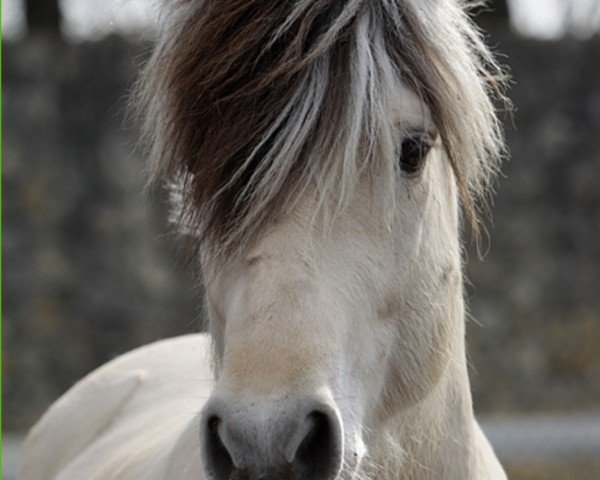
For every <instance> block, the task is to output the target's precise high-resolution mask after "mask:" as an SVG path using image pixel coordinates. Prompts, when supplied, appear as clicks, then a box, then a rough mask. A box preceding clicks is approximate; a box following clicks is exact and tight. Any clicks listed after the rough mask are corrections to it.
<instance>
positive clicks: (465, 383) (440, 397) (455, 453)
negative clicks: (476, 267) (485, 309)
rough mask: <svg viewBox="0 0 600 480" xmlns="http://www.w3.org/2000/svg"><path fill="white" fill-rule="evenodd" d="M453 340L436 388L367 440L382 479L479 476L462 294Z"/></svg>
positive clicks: (462, 479) (372, 462)
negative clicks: (448, 359)
mask: <svg viewBox="0 0 600 480" xmlns="http://www.w3.org/2000/svg"><path fill="white" fill-rule="evenodd" d="M449 310H450V311H455V312H456V315H458V318H453V319H449V321H455V322H457V331H456V332H455V345H454V349H453V352H452V357H451V359H450V361H449V363H448V366H447V369H446V370H445V372H444V374H443V375H442V377H441V378H440V380H439V382H438V383H437V384H436V386H435V388H434V389H433V390H432V391H431V392H430V393H429V394H428V395H427V397H426V398H424V399H423V400H422V401H420V402H419V403H417V404H415V405H414V406H412V407H410V408H408V409H406V410H402V411H398V412H396V413H395V414H394V415H393V416H392V417H390V419H389V420H388V421H387V422H386V424H385V426H384V427H383V428H380V429H377V432H378V433H377V435H376V437H374V438H373V439H372V440H371V442H369V443H371V445H370V446H369V451H370V454H369V459H368V460H367V464H370V465H374V466H376V467H375V470H376V471H375V472H370V473H371V474H370V475H369V474H367V477H368V478H371V477H372V478H377V479H378V480H403V479H407V480H408V479H410V480H420V479H431V478H444V479H445V480H467V479H471V478H476V477H475V476H474V475H476V473H475V470H476V468H477V465H478V462H479V460H480V459H479V458H478V456H479V451H478V445H476V429H477V428H478V427H477V424H476V421H475V417H474V414H473V408H472V399H471V392H470V385H469V379H468V373H467V362H466V354H465V340H464V330H465V328H464V307H463V305H462V298H461V299H460V300H459V308H457V309H449ZM367 470H368V468H367Z"/></svg>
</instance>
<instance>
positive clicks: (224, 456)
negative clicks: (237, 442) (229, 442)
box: [205, 415, 235, 480]
mask: <svg viewBox="0 0 600 480" xmlns="http://www.w3.org/2000/svg"><path fill="white" fill-rule="evenodd" d="M220 425H221V419H220V418H219V417H218V416H216V415H212V416H210V417H209V418H208V419H207V420H206V441H205V457H206V458H205V461H206V466H207V470H208V472H209V474H210V475H211V477H213V478H215V480H221V479H223V480H228V479H229V478H230V477H231V476H232V475H233V472H234V471H235V466H234V464H233V460H232V459H231V455H230V454H229V452H228V451H227V448H225V445H223V441H222V440H221V435H220V434H219V426H220Z"/></svg>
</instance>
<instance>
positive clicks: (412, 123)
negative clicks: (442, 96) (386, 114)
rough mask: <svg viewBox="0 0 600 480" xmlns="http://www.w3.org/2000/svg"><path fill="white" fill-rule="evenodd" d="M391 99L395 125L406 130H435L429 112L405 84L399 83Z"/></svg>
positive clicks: (420, 99)
mask: <svg viewBox="0 0 600 480" xmlns="http://www.w3.org/2000/svg"><path fill="white" fill-rule="evenodd" d="M395 92H396V95H395V96H394V98H393V99H392V103H391V107H392V115H393V118H394V120H395V122H396V124H397V125H399V126H401V127H403V128H405V129H407V130H423V131H426V132H432V133H433V131H434V130H435V124H434V122H433V116H432V114H431V110H430V109H429V107H428V106H427V105H426V103H425V102H424V101H423V99H422V98H420V97H419V96H418V95H417V94H416V93H415V92H414V91H413V90H412V89H411V88H410V87H409V86H408V85H406V83H404V82H402V81H399V82H398V86H397V87H396V90H395Z"/></svg>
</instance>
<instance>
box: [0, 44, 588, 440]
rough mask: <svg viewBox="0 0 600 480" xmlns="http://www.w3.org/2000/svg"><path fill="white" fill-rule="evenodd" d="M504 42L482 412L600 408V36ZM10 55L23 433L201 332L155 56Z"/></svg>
mask: <svg viewBox="0 0 600 480" xmlns="http://www.w3.org/2000/svg"><path fill="white" fill-rule="evenodd" d="M491 41H492V43H494V44H496V43H497V44H498V45H499V46H498V49H499V50H500V51H502V52H504V53H506V54H507V55H508V59H509V60H508V63H509V64H510V66H511V68H512V74H513V77H514V80H515V85H514V87H513V88H512V90H511V97H512V98H513V100H514V102H515V104H516V107H517V111H516V113H515V115H514V124H515V125H516V128H514V127H512V126H510V121H508V125H509V126H508V140H509V145H510V149H511V151H512V157H513V158H512V160H511V161H510V162H508V163H507V164H506V165H505V168H504V174H505V176H504V178H502V179H501V181H500V182H499V186H498V195H497V197H496V201H495V205H494V208H493V212H494V214H493V219H494V226H493V228H490V236H491V242H490V251H489V254H488V255H487V256H486V259H485V261H484V262H480V261H478V260H477V258H476V256H475V255H474V253H473V252H472V251H471V252H470V253H469V262H468V267H467V273H468V277H469V279H470V281H471V284H472V285H471V286H469V288H468V297H469V303H470V305H471V315H472V317H473V319H472V320H469V322H468V325H469V328H468V330H469V331H468V339H469V347H470V359H471V364H472V365H473V369H472V372H471V374H472V380H473V388H474V394H475V403H476V408H477V410H478V411H480V412H482V411H483V412H489V411H509V410H511V411H514V410H521V411H529V410H534V409H546V410H547V409H585V408H593V407H598V400H597V399H598V398H600V348H599V345H600V295H599V293H600V187H599V186H598V181H599V180H598V179H600V70H599V69H598V68H597V61H598V59H599V58H600V41H598V40H594V41H589V42H586V43H579V42H576V41H571V40H567V41H563V42H560V43H536V42H532V41H525V40H521V39H517V38H515V37H512V36H511V35H509V34H499V35H496V36H495V37H493V38H492V40H491ZM3 54H4V105H3V108H4V132H3V160H4V178H3V182H4V183H3V187H4V188H3V191H4V193H3V195H4V196H3V201H4V206H3V208H4V210H3V214H4V225H3V226H4V243H3V255H4V284H3V287H4V290H3V291H4V312H3V313H4V317H3V324H4V339H3V340H4V372H3V373H4V380H3V381H4V402H5V403H4V425H5V428H8V429H14V430H20V429H25V428H27V427H28V426H29V425H31V423H32V422H33V421H34V420H35V419H36V418H37V417H38V416H39V415H40V414H41V412H42V411H43V410H44V408H45V407H46V406H47V405H48V404H49V403H50V402H51V401H52V400H54V399H55V398H56V397H57V396H58V395H59V394H60V393H61V392H63V391H64V390H65V389H66V388H68V387H69V386H70V385H71V384H72V383H73V382H74V381H76V380H77V379H78V378H80V377H81V376H83V375H84V374H85V373H87V372H88V371H90V370H91V369H93V368H94V367H96V366H97V365H99V364H101V363H103V362H105V361H106V360H108V359H110V358H112V357H114V356H115V355H117V354H119V353H121V352H124V351H126V350H129V349H131V348H133V347H135V346H138V345H141V344H144V343H147V342H149V341H152V340H154V339H157V338H161V337H164V336H169V335H177V334H181V333H184V332H189V331H195V330H197V329H198V328H199V325H200V318H201V307H200V301H199V299H200V298H201V291H200V288H199V287H198V286H194V280H193V278H194V277H193V275H192V274H191V270H192V269H191V267H189V266H182V265H181V263H180V262H178V260H177V245H176V243H177V242H176V240H175V238H173V236H172V235H171V234H170V233H169V232H170V230H169V227H168V226H167V224H166V214H165V210H164V199H163V198H161V197H162V195H161V194H160V192H155V193H153V194H152V195H147V194H146V193H144V191H143V179H142V173H141V172H142V168H143V159H141V158H139V156H138V155H136V154H134V153H133V145H134V141H133V139H134V138H135V131H134V130H132V129H128V128H126V124H125V123H124V121H123V117H124V115H123V114H124V105H125V97H126V95H127V91H128V89H129V88H130V87H131V84H132V81H133V79H134V78H135V74H136V71H137V70H138V67H139V65H140V63H141V61H142V60H143V58H144V56H145V48H144V47H141V46H134V45H131V44H128V43H126V42H125V41H123V40H120V39H117V38H111V39H107V40H104V41H102V42H99V43H86V44H79V45H67V44H63V43H61V42H59V41H57V40H52V39H44V38H37V39H35V38H34V39H29V40H27V41H26V42H21V43H17V44H10V43H9V44H6V43H5V45H4V50H3ZM471 250H472V249H471Z"/></svg>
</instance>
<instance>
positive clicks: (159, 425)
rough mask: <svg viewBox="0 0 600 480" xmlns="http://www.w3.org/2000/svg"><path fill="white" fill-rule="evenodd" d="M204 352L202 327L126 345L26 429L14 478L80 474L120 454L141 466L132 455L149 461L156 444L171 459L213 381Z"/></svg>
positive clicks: (206, 342)
mask: <svg viewBox="0 0 600 480" xmlns="http://www.w3.org/2000/svg"><path fill="white" fill-rule="evenodd" d="M209 353H210V345H209V340H208V338H207V336H206V335H204V334H195V335H187V336H183V337H176V338H172V339H168V340H162V341H159V342H156V343H153V344H151V345H148V346H145V347H142V348H139V349H136V350H133V351H131V352H129V353H127V354H125V355H122V356H120V357H118V358H116V359H115V360H113V361H111V362H109V363H107V364H105V365H103V366H102V367H100V368H99V369H97V370H95V371H94V372H92V373H90V374H89V375H88V376H87V377H85V378H84V379H82V380H81V381H79V382H78V383H77V384H76V385H75V386H73V387H72V388H71V389H70V390H69V391H67V392H66V393H65V394H64V395H63V396H62V397H61V398H60V399H59V400H57V401H56V402H55V403H54V404H53V405H52V406H51V407H50V409H49V410H48V411H47V412H46V413H45V414H44V415H43V417H42V418H41V419H40V420H39V422H38V423H37V424H36V425H35V426H34V428H33V429H32V430H31V431H30V433H29V435H28V437H27V439H26V441H25V444H24V447H23V455H22V458H23V461H22V464H21V468H20V474H19V477H18V478H20V479H22V480H44V479H54V478H65V479H67V478H72V479H75V478H84V477H82V476H81V474H82V472H83V471H84V470H88V469H89V470H90V472H100V471H102V470H103V468H104V467H105V466H109V465H110V468H111V470H112V473H113V474H114V472H115V467H117V465H116V464H115V459H118V458H119V457H120V458H121V460H122V462H121V464H122V465H124V466H127V465H128V466H127V468H125V467H123V468H122V469H123V470H127V469H128V470H129V471H134V470H136V469H139V468H140V466H138V465H133V463H136V462H138V461H139V462H142V461H143V460H144V461H145V462H146V463H145V465H148V463H153V462H156V461H157V460H158V457H157V456H154V457H152V456H151V452H158V451H160V452H170V456H169V457H168V458H167V457H165V458H164V459H163V462H167V463H168V462H173V461H175V460H174V459H176V457H177V455H176V452H173V451H172V447H174V446H175V445H180V447H182V448H183V445H182V443H183V442H186V441H187V442H189V441H190V438H189V431H190V426H189V425H190V424H192V422H193V421H194V419H195V416H196V414H197V413H198V412H199V411H200V410H201V408H202V406H203V403H204V401H205V399H206V397H207V396H208V394H209V392H210V389H211V387H212V374H211V369H210V362H209V360H208V358H209ZM145 438H150V439H151V440H149V441H144V439H145ZM187 448H191V447H187ZM144 452H145V453H144ZM149 458H150V459H151V460H152V461H153V462H148V459H149ZM120 468H121V467H119V468H117V470H118V469H120ZM158 470H160V465H156V468H155V470H154V471H155V472H156V471H158ZM85 478H92V477H91V476H86V477H85ZM94 478H96V475H94ZM97 478H101V477H97ZM104 478H107V477H104ZM111 478H134V477H132V476H131V475H119V476H113V475H111ZM139 478H146V477H139Z"/></svg>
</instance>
